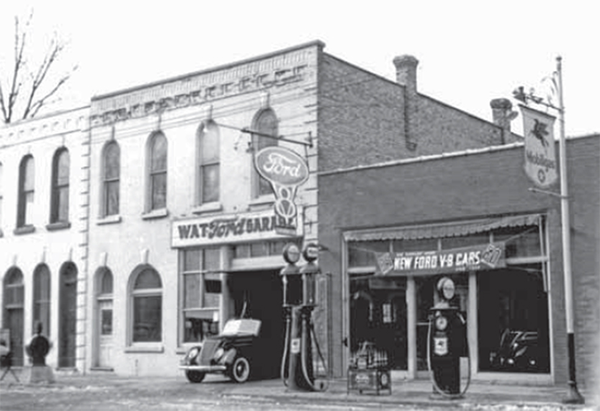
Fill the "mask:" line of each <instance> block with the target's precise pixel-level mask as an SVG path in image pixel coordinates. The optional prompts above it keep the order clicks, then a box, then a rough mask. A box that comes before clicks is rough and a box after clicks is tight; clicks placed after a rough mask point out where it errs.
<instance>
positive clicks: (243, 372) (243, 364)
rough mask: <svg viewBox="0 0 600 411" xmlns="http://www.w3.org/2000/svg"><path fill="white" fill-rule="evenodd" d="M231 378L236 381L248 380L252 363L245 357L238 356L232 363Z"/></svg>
mask: <svg viewBox="0 0 600 411" xmlns="http://www.w3.org/2000/svg"><path fill="white" fill-rule="evenodd" d="M230 374H231V379H232V380H233V381H235V382H246V381H248V378H250V363H249V362H248V360H247V359H246V358H245V357H237V358H236V359H235V361H233V364H232V365H231V373H230Z"/></svg>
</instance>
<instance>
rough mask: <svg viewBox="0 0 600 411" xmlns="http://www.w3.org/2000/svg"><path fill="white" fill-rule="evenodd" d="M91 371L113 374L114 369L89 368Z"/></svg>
mask: <svg viewBox="0 0 600 411" xmlns="http://www.w3.org/2000/svg"><path fill="white" fill-rule="evenodd" d="M90 370H91V371H104V372H113V371H114V370H115V369H114V368H113V367H90Z"/></svg>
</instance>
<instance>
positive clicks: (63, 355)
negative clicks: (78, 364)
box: [58, 263, 77, 368]
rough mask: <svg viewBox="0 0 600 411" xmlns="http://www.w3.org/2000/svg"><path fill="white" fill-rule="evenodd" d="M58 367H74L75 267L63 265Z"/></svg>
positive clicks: (71, 264) (75, 328)
mask: <svg viewBox="0 0 600 411" xmlns="http://www.w3.org/2000/svg"><path fill="white" fill-rule="evenodd" d="M59 301H60V303H59V331H58V367H59V368H75V348H76V347H75V344H76V334H77V332H76V331H77V327H76V326H77V324H76V322H77V267H75V264H73V263H66V264H64V265H63V267H62V269H61V273H60V292H59Z"/></svg>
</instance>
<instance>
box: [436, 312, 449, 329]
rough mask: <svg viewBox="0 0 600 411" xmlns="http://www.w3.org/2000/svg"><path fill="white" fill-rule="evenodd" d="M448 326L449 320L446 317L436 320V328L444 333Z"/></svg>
mask: <svg viewBox="0 0 600 411" xmlns="http://www.w3.org/2000/svg"><path fill="white" fill-rule="evenodd" d="M447 326H448V319H447V318H446V317H444V316H439V317H437V318H436V319H435V328H437V329H438V330H440V331H444V330H445V329H446V327H447Z"/></svg>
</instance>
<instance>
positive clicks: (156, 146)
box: [149, 131, 167, 211]
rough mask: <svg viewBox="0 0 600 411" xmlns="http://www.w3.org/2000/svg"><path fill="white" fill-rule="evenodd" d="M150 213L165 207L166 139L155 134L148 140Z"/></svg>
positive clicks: (159, 133)
mask: <svg viewBox="0 0 600 411" xmlns="http://www.w3.org/2000/svg"><path fill="white" fill-rule="evenodd" d="M149 187H150V192H149V197H150V211H152V210H159V209H163V208H166V207H167V138H166V137H165V135H164V134H163V133H162V132H160V131H159V132H156V133H154V134H153V135H152V137H151V140H150V185H149Z"/></svg>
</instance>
